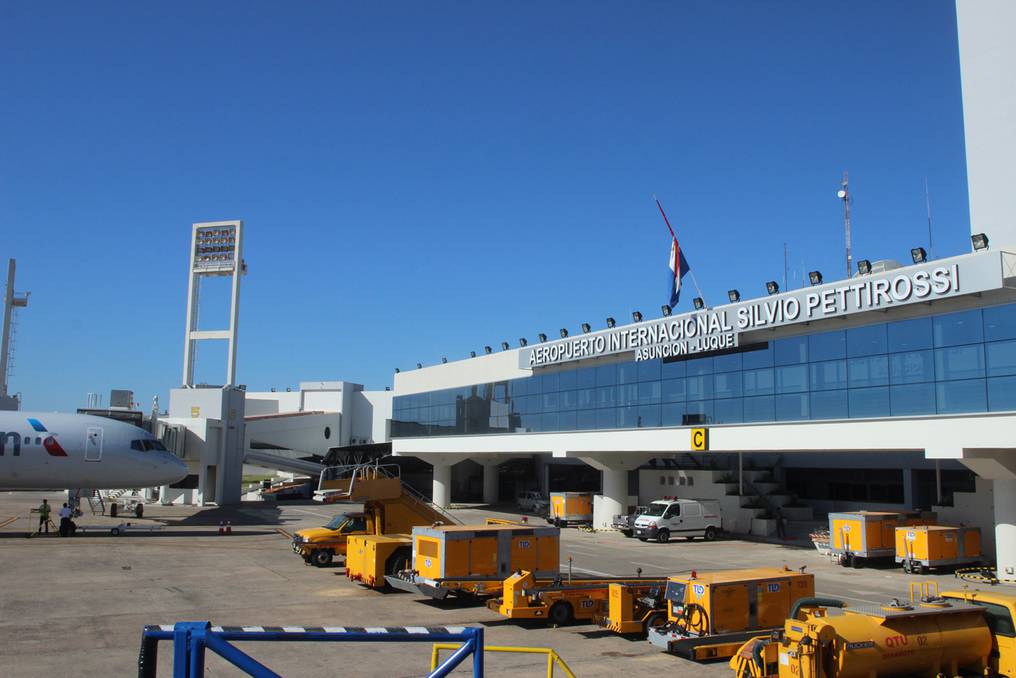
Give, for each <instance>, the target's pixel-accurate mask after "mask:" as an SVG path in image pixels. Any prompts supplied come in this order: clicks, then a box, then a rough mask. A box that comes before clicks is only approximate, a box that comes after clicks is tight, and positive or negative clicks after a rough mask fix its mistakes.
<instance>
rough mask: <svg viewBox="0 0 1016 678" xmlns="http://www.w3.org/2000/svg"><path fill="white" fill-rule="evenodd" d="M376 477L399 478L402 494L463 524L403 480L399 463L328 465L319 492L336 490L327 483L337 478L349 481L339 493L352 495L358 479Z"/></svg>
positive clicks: (442, 515) (445, 518)
mask: <svg viewBox="0 0 1016 678" xmlns="http://www.w3.org/2000/svg"><path fill="white" fill-rule="evenodd" d="M376 478H394V479H397V480H399V482H400V483H401V487H402V494H403V496H404V497H406V498H407V499H410V500H412V501H415V502H417V503H419V504H422V505H424V506H427V507H428V508H430V509H431V510H432V511H433V512H435V513H437V514H438V515H439V516H441V517H442V518H443V519H444V521H445V523H446V524H448V525H461V524H462V521H460V520H459V519H458V518H456V517H455V516H453V515H451V514H450V513H448V512H447V511H445V510H444V509H443V508H441V507H440V506H438V505H437V504H435V503H434V502H432V501H431V500H430V499H428V498H427V497H426V496H424V495H423V494H421V493H420V492H417V491H416V490H414V489H413V488H412V487H410V486H409V485H407V484H406V483H403V482H401V481H402V470H401V468H400V467H399V465H398V464H381V463H379V462H378V461H375V462H370V463H366V464H346V465H343V466H328V467H326V468H325V469H323V470H322V471H321V475H320V476H319V477H318V490H317V494H318V495H321V494H325V493H327V492H334V491H335V489H334V488H332V487H326V484H328V483H333V482H334V481H336V480H342V481H347V483H346V485H345V487H344V488H340V489H339V494H342V495H347V496H348V495H351V494H352V493H353V487H354V485H355V484H356V481H357V480H360V479H368V480H370V479H376Z"/></svg>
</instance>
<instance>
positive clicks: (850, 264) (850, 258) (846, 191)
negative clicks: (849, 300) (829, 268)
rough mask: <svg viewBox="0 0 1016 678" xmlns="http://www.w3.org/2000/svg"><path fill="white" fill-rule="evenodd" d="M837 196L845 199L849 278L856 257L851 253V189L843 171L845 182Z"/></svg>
mask: <svg viewBox="0 0 1016 678" xmlns="http://www.w3.org/2000/svg"><path fill="white" fill-rule="evenodd" d="M836 197H838V198H839V199H840V200H842V201H843V232H844V235H845V237H846V243H847V278H849V277H850V276H851V275H853V273H854V257H853V255H852V254H851V253H850V190H849V188H848V186H847V173H846V171H844V172H843V184H842V185H841V187H840V190H839V192H837V193H836Z"/></svg>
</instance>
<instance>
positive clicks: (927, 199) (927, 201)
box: [924, 177, 935, 259]
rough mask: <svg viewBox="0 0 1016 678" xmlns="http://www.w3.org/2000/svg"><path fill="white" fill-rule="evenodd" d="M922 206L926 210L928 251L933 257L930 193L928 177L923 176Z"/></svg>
mask: <svg viewBox="0 0 1016 678" xmlns="http://www.w3.org/2000/svg"><path fill="white" fill-rule="evenodd" d="M924 206H925V208H927V210H928V253H929V254H930V255H931V258H932V259H934V258H935V245H934V244H932V241H931V194H930V193H928V177H924Z"/></svg>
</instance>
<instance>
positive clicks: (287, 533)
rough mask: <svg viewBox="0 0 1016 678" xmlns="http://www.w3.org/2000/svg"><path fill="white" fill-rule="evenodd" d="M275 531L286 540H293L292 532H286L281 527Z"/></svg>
mask: <svg viewBox="0 0 1016 678" xmlns="http://www.w3.org/2000/svg"><path fill="white" fill-rule="evenodd" d="M275 531H276V532H278V533H279V534H281V535H282V536H283V537H285V538H286V539H292V538H293V534H292V533H291V532H287V531H286V530H284V529H282V528H281V527H276V528H275Z"/></svg>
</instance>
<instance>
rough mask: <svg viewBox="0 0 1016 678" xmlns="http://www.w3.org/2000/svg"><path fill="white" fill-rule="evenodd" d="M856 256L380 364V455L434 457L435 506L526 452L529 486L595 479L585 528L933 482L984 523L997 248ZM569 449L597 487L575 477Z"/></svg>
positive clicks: (798, 503) (1007, 307)
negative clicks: (452, 352)
mask: <svg viewBox="0 0 1016 678" xmlns="http://www.w3.org/2000/svg"><path fill="white" fill-rule="evenodd" d="M980 244H981V243H980V241H978V243H977V245H980ZM915 258H916V259H920V258H921V256H920V254H919V253H918V255H917V256H916V257H915ZM860 268H861V270H863V271H867V272H866V273H858V274H857V275H855V276H854V277H853V278H851V279H849V280H841V281H836V282H829V283H819V284H815V285H812V286H810V287H807V288H803V289H797V290H791V291H785V292H782V293H780V292H778V291H777V290H776V289H771V292H773V293H772V294H769V295H767V296H765V297H761V298H757V299H751V300H740V299H739V295H738V294H736V292H735V291H731V294H730V297H731V302H730V303H728V304H724V305H722V306H716V307H713V308H702V309H700V310H696V311H693V312H690V313H685V314H681V315H670V316H666V315H664V316H663V317H660V318H655V319H651V320H640V321H636V322H632V323H630V324H625V325H620V324H616V323H614V321H613V320H609V321H608V323H607V324H608V325H613V327H608V328H606V329H602V330H598V331H591V329H592V328H589V327H588V326H586V327H584V329H586V330H588V331H585V332H582V333H581V334H578V335H573V336H563V337H562V338H560V339H556V340H553V341H547V340H546V338H545V337H542V336H541V339H544V340H543V341H539V342H534V343H533V344H529V345H524V346H520V347H518V348H509V349H506V350H501V351H497V352H494V351H491V352H490V353H485V354H483V355H479V356H477V357H473V358H469V359H466V360H460V361H454V362H449V363H446V364H440V365H434V366H428V367H423V368H421V369H417V370H413V371H409V372H401V373H398V374H396V375H395V380H394V398H393V404H392V422H391V439H392V447H393V451H394V453H395V454H396V455H412V456H415V457H418V458H421V459H424V460H426V461H428V462H429V463H431V464H433V466H434V487H433V492H434V499H435V501H437V502H438V503H441V504H447V503H448V502H449V501H451V500H452V499H453V497H452V496H451V489H452V479H453V478H452V467H453V466H454V465H457V464H459V462H463V461H466V460H470V461H472V462H474V463H475V464H479V465H480V466H482V467H483V471H482V481H481V482H482V488H483V492H482V494H483V498H484V499H485V500H487V501H492V500H495V499H497V496H498V490H499V489H500V488H499V484H500V483H499V474H498V468H499V466H501V465H507V464H508V463H510V462H511V461H512V460H518V459H530V460H535V463H534V466H533V468H535V469H537V471H536V473H535V474H534V475H533V476H532V477H531V482H532V483H533V485H532V487H533V488H535V487H539V488H540V489H543V490H545V491H546V490H548V489H549V490H572V489H574V490H581V489H593V490H595V491H597V493H598V496H597V498H596V503H595V518H594V522H595V524H596V525H597V526H602V525H604V524H606V523H609V521H610V519H611V517H612V515H613V514H615V513H620V512H622V511H623V510H625V509H627V508H628V507H629V506H631V505H632V504H634V503H639V502H642V503H644V502H645V501H649V500H652V499H656V498H659V497H661V496H666V495H679V496H689V497H696V496H708V495H710V494H711V493H714V492H715V493H718V494H719V495H720V496H726V495H733V497H734V499H733V500H732V503H730V507H731V512H727V511H726V510H725V513H727V514H728V515H726V516H725V519H727V520H728V524H729V525H731V526H732V527H734V529H735V530H737V531H740V532H749V531H755V532H758V531H759V530H761V531H763V532H771V531H772V530H773V529H774V526H773V524H772V522H771V521H769V522H767V519H770V518H772V513H773V511H777V512H779V513H781V514H782V513H786V515H787V516H788V517H794V516H797V515H800V516H801V517H806V516H809V515H810V511H811V510H813V509H818V510H820V511H821V510H830V509H842V508H859V507H869V508H895V509H897V510H899V509H902V508H932V507H939V508H940V510H941V511H943V512H945V513H948V512H949V510H950V509H949V507H948V506H939V505H941V504H943V503H950V502H949V501H946V502H943V496H942V495H943V491H944V490H943V486H945V492H946V494H948V495H953V497H952V499H953V501H952V502H951V503H953V504H954V505H955V506H958V507H959V506H965V507H966V513H965V514H961V515H958V516H953V518H954V519H960V520H964V521H966V522H983V523H984V524H983V525H982V527H984V528H985V532H986V533H990V532H991V531H992V527H993V521H992V518H993V517H994V518H996V519H997V522H999V523H1005V522H1012V519H1013V518H1016V515H1010V514H1016V480H1014V479H1016V475H1014V472H1016V457H1013V456H1012V452H1013V451H1014V450H1016V254H1013V253H1009V252H1006V251H1001V250H997V249H991V248H987V247H985V248H983V249H980V250H977V251H974V252H972V253H971V254H966V255H962V256H958V257H953V258H949V259H943V260H936V261H923V262H921V263H917V264H914V265H911V266H905V267H902V266H899V265H898V264H895V263H894V262H879V263H876V264H874V265H869V264H868V263H867V262H861V267H860ZM815 282H819V281H818V280H816V281H815ZM734 299H737V300H736V301H734ZM636 318H637V316H636ZM562 334H564V333H563V332H562ZM688 455H693V456H690V457H689V456H688ZM777 455H778V456H777ZM576 460H577V462H581V464H580V465H579V466H582V465H584V466H585V467H587V468H588V469H595V470H596V471H599V473H600V476H601V478H600V482H599V483H598V486H596V487H592V488H589V487H581V486H574V484H575V483H578V482H579V479H580V478H581V477H582V475H583V474H582V470H581V469H580V468H579V466H575V464H576ZM556 462H558V463H563V464H566V466H564V467H563V471H562V470H560V469H559V471H558V472H557V473H552V472H551V470H550V469H552V468H553V466H554V464H555V463H556ZM569 463H570V464H572V465H571V466H568V465H567V464H569ZM462 468H465V469H473V472H472V474H475V475H478V474H479V473H480V472H479V470H478V469H476V466H474V465H472V464H464V465H462ZM971 471H972V472H973V473H971ZM465 473H466V474H470V473H469V471H468V470H467V471H466V472H465ZM974 473H976V475H977V476H978V477H979V478H981V479H982V480H980V481H979V482H980V485H977V486H975V480H974ZM474 480H475V479H474ZM985 481H991V482H990V483H987V482H985ZM468 484H469V479H468V478H466V479H464V482H462V483H456V488H459V487H468ZM745 484H747V485H748V488H746V487H745ZM516 489H522V488H520V487H517V488H516ZM977 490H981V491H977ZM954 491H955V492H954ZM992 495H993V498H992ZM992 501H993V503H994V516H993V515H992ZM784 507H785V508H784ZM741 509H744V510H745V511H747V515H745V516H741V515H739V511H740V510H741ZM795 511H796V513H795ZM984 514H987V515H984ZM756 516H761V517H760V518H758V519H756ZM979 518H980V520H979ZM739 520H740V524H737V523H738V521H739ZM1010 565H1012V563H1010ZM1001 567H1003V565H1002V563H1000V568H1001Z"/></svg>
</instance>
